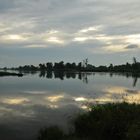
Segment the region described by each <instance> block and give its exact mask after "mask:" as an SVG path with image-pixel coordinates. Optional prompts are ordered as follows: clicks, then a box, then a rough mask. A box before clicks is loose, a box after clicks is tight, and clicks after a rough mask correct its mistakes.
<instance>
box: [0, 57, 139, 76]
mask: <svg viewBox="0 0 140 140" xmlns="http://www.w3.org/2000/svg"><path fill="white" fill-rule="evenodd" d="M1 70H5V71H6V70H18V71H20V73H21V72H22V71H54V72H55V71H59V72H64V71H65V72H69V71H70V72H122V73H123V72H129V73H140V62H137V60H136V58H135V57H134V58H133V63H132V64H130V63H128V62H127V63H126V64H122V65H113V64H110V65H109V66H102V65H101V66H98V67H96V66H94V65H92V64H89V63H88V59H85V60H83V61H82V62H79V63H78V64H76V63H75V62H72V63H69V62H68V63H64V61H61V62H55V63H52V62H47V63H43V64H41V63H40V64H39V65H38V66H34V65H25V66H19V67H13V68H7V67H4V68H1Z"/></svg>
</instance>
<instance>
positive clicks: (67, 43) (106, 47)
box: [0, 0, 140, 67]
mask: <svg viewBox="0 0 140 140" xmlns="http://www.w3.org/2000/svg"><path fill="white" fill-rule="evenodd" d="M133 57H136V58H137V59H138V60H140V0H117V1H113V0H0V67H3V66H8V67H11V66H18V65H24V64H35V65H37V64H39V63H45V62H48V61H52V62H58V61H61V60H63V61H64V62H72V61H75V62H79V61H81V60H83V59H85V58H89V63H92V64H94V65H106V64H107V65H108V64H110V63H114V64H122V63H125V62H127V61H128V62H132V58H133Z"/></svg>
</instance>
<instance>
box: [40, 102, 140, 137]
mask: <svg viewBox="0 0 140 140" xmlns="http://www.w3.org/2000/svg"><path fill="white" fill-rule="evenodd" d="M73 125H74V130H73V133H70V134H69V135H66V134H64V133H63V131H61V129H60V128H58V127H56V126H55V127H50V128H44V129H41V131H40V132H39V136H38V140H56V139H57V140H139V139H140V105H138V104H128V103H114V104H104V105H93V106H91V107H90V111H88V112H86V113H84V114H80V115H78V116H77V117H76V118H75V120H74V121H73Z"/></svg>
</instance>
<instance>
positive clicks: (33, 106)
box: [0, 72, 140, 140]
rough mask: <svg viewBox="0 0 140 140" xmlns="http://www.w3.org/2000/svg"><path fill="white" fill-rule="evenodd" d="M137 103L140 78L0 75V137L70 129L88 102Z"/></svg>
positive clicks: (20, 138) (32, 138) (23, 139)
mask: <svg viewBox="0 0 140 140" xmlns="http://www.w3.org/2000/svg"><path fill="white" fill-rule="evenodd" d="M122 100H127V101H129V102H136V103H139V102H140V79H139V78H138V77H133V76H131V75H129V74H127V75H122V74H110V73H77V74H75V73H61V74H60V73H55V74H54V73H47V74H46V73H43V72H42V73H40V72H36V73H25V75H24V76H23V77H0V139H2V140H36V137H37V134H38V131H39V129H40V128H42V127H45V126H51V125H58V126H60V127H61V128H62V129H64V130H67V129H71V124H72V119H73V117H74V116H76V115H77V114H79V113H81V112H83V111H85V110H86V109H87V105H88V104H90V103H94V104H98V103H106V102H120V101H122Z"/></svg>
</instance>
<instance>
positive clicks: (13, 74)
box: [0, 72, 23, 77]
mask: <svg viewBox="0 0 140 140" xmlns="http://www.w3.org/2000/svg"><path fill="white" fill-rule="evenodd" d="M2 76H18V77H22V76H23V74H22V73H11V72H0V77H2Z"/></svg>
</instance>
